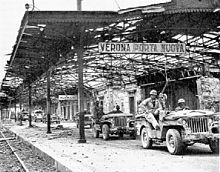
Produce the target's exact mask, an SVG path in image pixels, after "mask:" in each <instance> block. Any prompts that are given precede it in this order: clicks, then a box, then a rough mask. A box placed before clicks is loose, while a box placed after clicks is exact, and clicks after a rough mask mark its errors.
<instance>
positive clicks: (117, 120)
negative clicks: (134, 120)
mask: <svg viewBox="0 0 220 172" xmlns="http://www.w3.org/2000/svg"><path fill="white" fill-rule="evenodd" d="M126 125H127V119H126V117H116V118H115V126H120V127H125V126H126Z"/></svg>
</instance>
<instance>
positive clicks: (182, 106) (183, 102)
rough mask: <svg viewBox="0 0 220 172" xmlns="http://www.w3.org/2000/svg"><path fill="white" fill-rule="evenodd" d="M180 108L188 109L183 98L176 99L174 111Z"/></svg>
mask: <svg viewBox="0 0 220 172" xmlns="http://www.w3.org/2000/svg"><path fill="white" fill-rule="evenodd" d="M180 110H189V107H188V106H186V101H185V100H184V99H179V100H178V106H177V107H176V109H175V111H180Z"/></svg>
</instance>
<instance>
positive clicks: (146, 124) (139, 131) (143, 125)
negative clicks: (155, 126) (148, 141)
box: [137, 121, 152, 135]
mask: <svg viewBox="0 0 220 172" xmlns="http://www.w3.org/2000/svg"><path fill="white" fill-rule="evenodd" d="M143 128H147V129H152V126H151V124H150V123H149V122H147V121H142V124H141V125H140V126H139V127H137V135H141V132H142V130H143Z"/></svg>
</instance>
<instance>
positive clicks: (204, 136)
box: [182, 133, 220, 144]
mask: <svg viewBox="0 0 220 172" xmlns="http://www.w3.org/2000/svg"><path fill="white" fill-rule="evenodd" d="M182 138H183V142H184V143H196V142H197V143H205V144H208V143H209V141H210V140H218V139H219V138H220V134H219V133H218V134H212V133H191V134H187V135H183V136H182Z"/></svg>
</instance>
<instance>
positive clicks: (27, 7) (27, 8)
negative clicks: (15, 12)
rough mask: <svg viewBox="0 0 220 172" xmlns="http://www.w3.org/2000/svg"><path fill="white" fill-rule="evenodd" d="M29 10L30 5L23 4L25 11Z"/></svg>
mask: <svg viewBox="0 0 220 172" xmlns="http://www.w3.org/2000/svg"><path fill="white" fill-rule="evenodd" d="M29 8H30V5H29V4H28V3H27V4H25V9H26V10H27V11H28V10H29Z"/></svg>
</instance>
